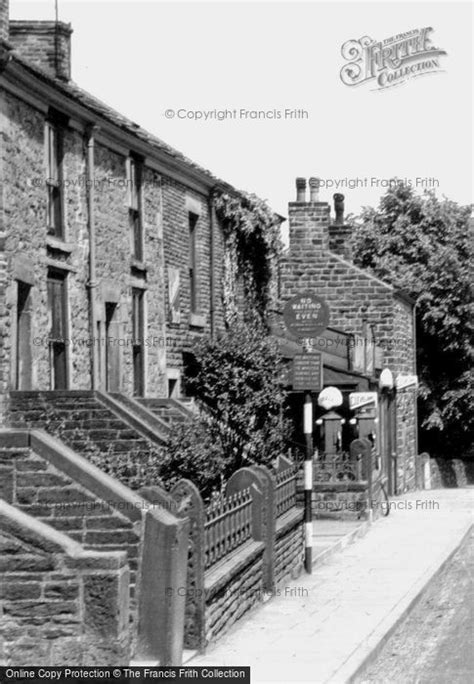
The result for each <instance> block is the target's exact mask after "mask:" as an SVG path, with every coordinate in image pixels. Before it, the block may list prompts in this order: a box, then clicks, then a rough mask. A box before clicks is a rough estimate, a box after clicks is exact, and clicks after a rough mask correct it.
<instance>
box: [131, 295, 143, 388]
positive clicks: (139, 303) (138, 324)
mask: <svg viewBox="0 0 474 684" xmlns="http://www.w3.org/2000/svg"><path fill="white" fill-rule="evenodd" d="M132 335H133V340H132V346H133V394H134V396H136V397H142V396H143V393H144V386H145V382H144V338H145V312H144V299H143V290H140V289H138V288H135V287H134V288H133V290H132Z"/></svg>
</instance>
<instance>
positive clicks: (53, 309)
mask: <svg viewBox="0 0 474 684" xmlns="http://www.w3.org/2000/svg"><path fill="white" fill-rule="evenodd" d="M47 290H48V317H49V338H48V351H49V368H50V387H51V389H53V390H60V389H67V386H68V373H67V334H66V330H67V319H66V316H67V312H66V306H67V299H66V278H65V275H64V274H63V273H60V272H57V271H50V272H49V273H48V279H47Z"/></svg>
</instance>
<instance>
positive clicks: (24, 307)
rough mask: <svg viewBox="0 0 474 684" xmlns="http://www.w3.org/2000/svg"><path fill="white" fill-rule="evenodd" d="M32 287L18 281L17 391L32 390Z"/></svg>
mask: <svg viewBox="0 0 474 684" xmlns="http://www.w3.org/2000/svg"><path fill="white" fill-rule="evenodd" d="M31 318H32V311H31V285H28V284H27V283H23V282H21V281H17V304H16V354H15V359H16V369H15V389H17V390H30V389H31V382H32V365H33V358H32V349H31Z"/></svg>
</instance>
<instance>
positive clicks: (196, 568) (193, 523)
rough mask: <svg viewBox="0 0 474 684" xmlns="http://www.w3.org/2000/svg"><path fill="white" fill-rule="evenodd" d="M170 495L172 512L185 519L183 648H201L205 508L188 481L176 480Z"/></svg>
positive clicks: (194, 486)
mask: <svg viewBox="0 0 474 684" xmlns="http://www.w3.org/2000/svg"><path fill="white" fill-rule="evenodd" d="M170 494H171V496H172V498H173V499H174V501H175V502H176V505H177V512H176V515H179V516H182V517H187V518H189V542H188V557H187V561H188V574H187V578H186V588H185V594H186V607H185V628H184V643H185V646H186V648H196V649H198V650H199V651H203V650H204V648H205V646H206V596H205V592H204V568H205V558H204V549H205V542H204V525H205V522H206V510H205V507H204V502H203V500H202V498H201V494H200V492H199V489H198V488H197V487H196V485H195V484H194V483H193V482H191V481H190V480H186V479H182V480H179V482H177V483H176V484H175V485H174V487H172V489H171V491H170Z"/></svg>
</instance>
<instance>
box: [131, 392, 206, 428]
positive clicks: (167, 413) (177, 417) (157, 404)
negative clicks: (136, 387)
mask: <svg viewBox="0 0 474 684" xmlns="http://www.w3.org/2000/svg"><path fill="white" fill-rule="evenodd" d="M138 401H139V402H140V404H141V405H142V406H144V407H145V408H146V409H148V411H150V412H151V413H153V414H154V415H155V416H157V417H158V418H160V419H161V420H163V421H164V422H165V423H166V424H167V425H169V426H172V424H173V423H178V424H182V423H185V422H187V421H190V420H192V418H193V416H194V415H195V412H194V410H193V408H192V399H180V400H177V399H170V398H168V399H162V398H156V397H152V398H149V397H141V398H140V399H139V400H138Z"/></svg>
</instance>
